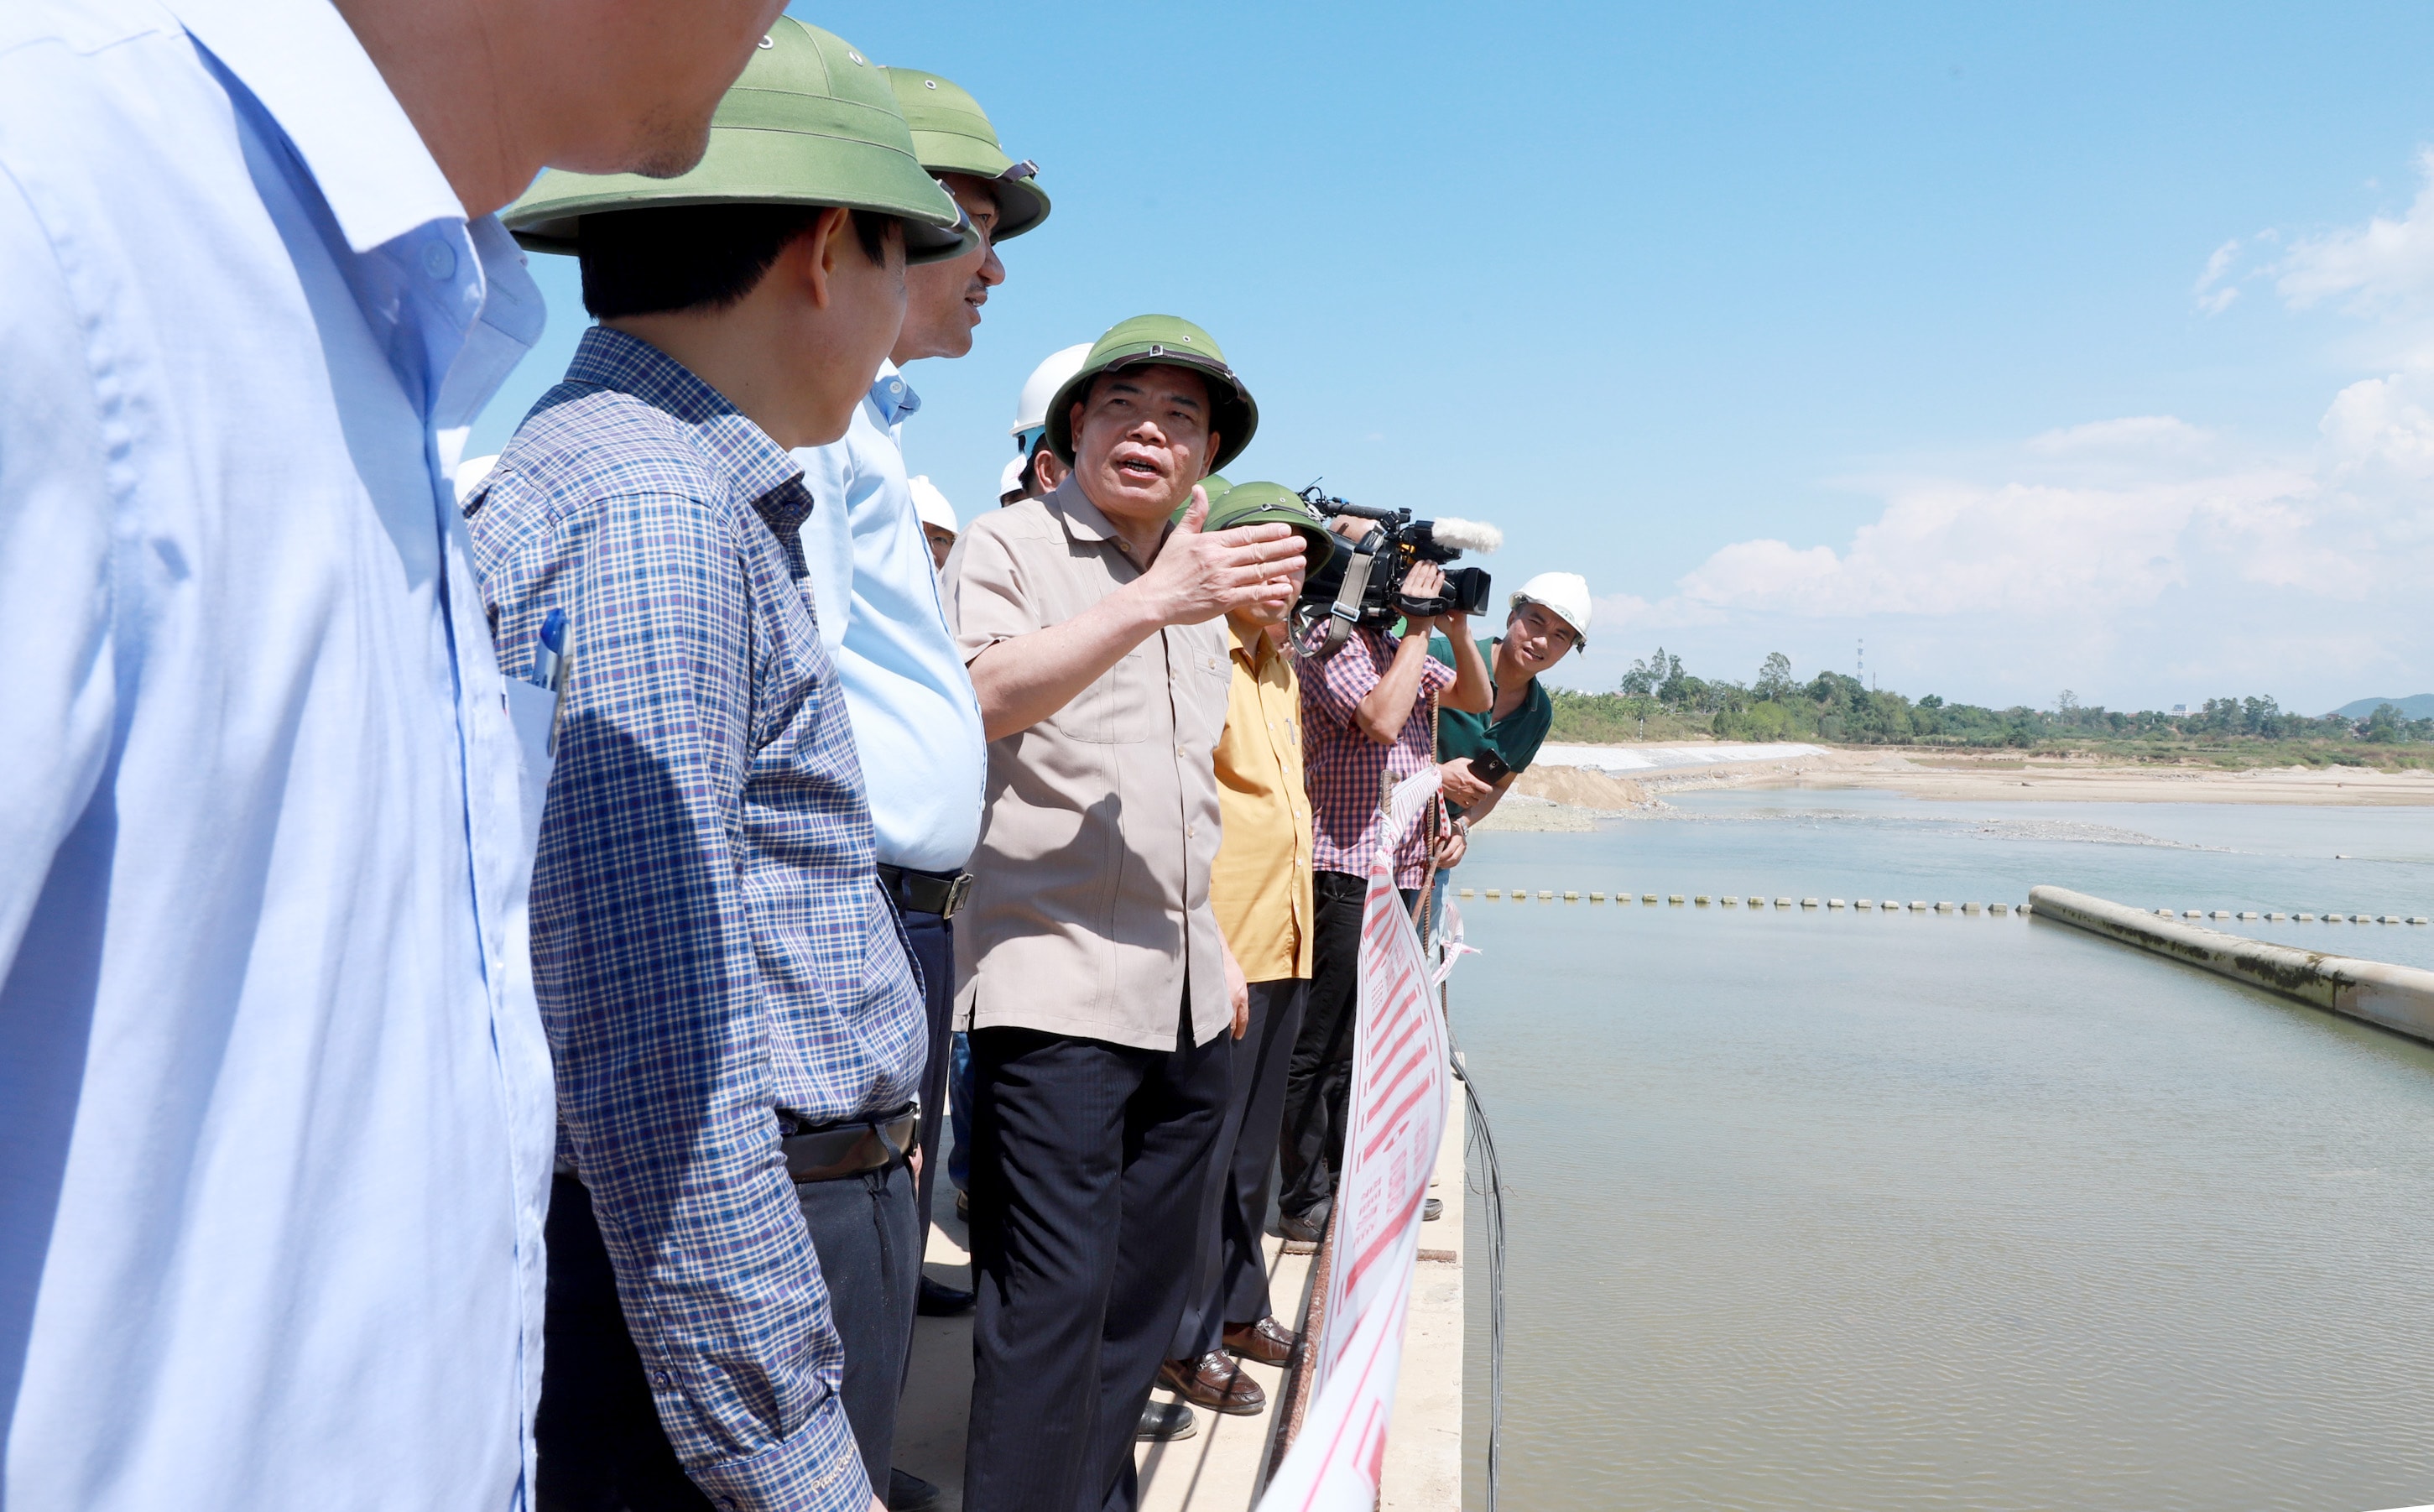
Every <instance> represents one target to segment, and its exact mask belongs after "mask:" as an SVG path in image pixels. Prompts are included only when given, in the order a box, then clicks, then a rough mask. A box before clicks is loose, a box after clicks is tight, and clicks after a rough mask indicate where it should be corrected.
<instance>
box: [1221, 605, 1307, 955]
mask: <svg viewBox="0 0 2434 1512" xmlns="http://www.w3.org/2000/svg"><path fill="white" fill-rule="evenodd" d="M1226 644H1227V645H1228V646H1230V647H1231V648H1232V651H1233V657H1234V679H1233V683H1232V685H1231V686H1230V687H1229V688H1228V689H1227V690H1226V731H1225V733H1224V734H1222V735H1220V736H1218V737H1217V809H1218V812H1219V813H1220V814H1221V815H1222V816H1224V819H1225V833H1224V837H1223V838H1222V839H1220V840H1219V841H1218V844H1217V862H1216V865H1215V866H1214V867H1213V868H1211V869H1210V871H1209V873H1208V902H1209V905H1210V906H1211V907H1212V908H1214V909H1215V910H1216V913H1217V927H1218V928H1219V929H1221V930H1223V931H1225V933H1226V944H1228V945H1230V946H1232V947H1233V948H1234V958H1235V959H1236V960H1237V961H1239V962H1241V963H1242V967H1243V977H1244V978H1245V979H1246V980H1248V981H1253V982H1275V981H1279V980H1283V979H1286V978H1291V977H1307V976H1309V975H1310V952H1311V899H1310V852H1311V827H1310V793H1309V791H1308V790H1307V789H1306V788H1304V787H1303V786H1302V778H1301V685H1300V683H1299V682H1298V681H1296V680H1295V679H1294V663H1293V658H1292V657H1291V656H1290V655H1288V654H1287V653H1285V652H1283V651H1280V650H1278V649H1277V647H1276V646H1275V645H1274V644H1271V643H1270V642H1269V640H1268V638H1267V637H1265V636H1261V637H1260V639H1259V642H1258V645H1259V651H1258V653H1257V654H1256V655H1255V654H1254V653H1253V652H1252V651H1250V650H1249V649H1247V648H1245V647H1244V646H1243V638H1242V637H1241V636H1240V635H1237V634H1236V633H1235V632H1234V627H1233V625H1232V624H1231V623H1230V622H1229V623H1227V625H1226Z"/></svg>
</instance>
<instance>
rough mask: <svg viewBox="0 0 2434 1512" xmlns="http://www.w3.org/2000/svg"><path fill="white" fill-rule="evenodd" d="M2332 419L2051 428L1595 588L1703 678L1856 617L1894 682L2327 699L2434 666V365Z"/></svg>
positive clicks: (1800, 643) (2125, 422)
mask: <svg viewBox="0 0 2434 1512" xmlns="http://www.w3.org/2000/svg"><path fill="white" fill-rule="evenodd" d="M2322 432H2323V442H2322V444H2321V445H2320V447H2319V448H2318V450H2317V452H2316V454H2315V455H2312V456H2306V457H2300V458H2295V459H2287V460H2285V459H2275V458H2271V457H2260V456H2254V455H2250V456H2233V455H2225V454H2226V453H2227V452H2228V451H2230V450H2231V449H2232V442H2231V441H2229V440H2228V439H2227V438H2223V437H2221V436H2220V435H2218V434H2216V433H2213V432H2209V431H2206V430H2204V429H2203V428H2201V427H2198V426H2194V425H2190V424H2188V423H2187V422H2185V421H2181V420H2178V419H2176V418H2174V417H2171V416H2152V415H2151V416H2132V417H2125V418H2122V419H2118V420H2110V421H2095V422H2092V423H2090V424H2086V425H2078V426H2072V427H2069V428H2067V429H2063V430H2056V431H2049V432H2047V433H2045V434H2043V435H2041V436H2037V437H2033V438H2030V439H2028V440H2026V441H2024V442H2022V443H2021V444H2020V445H2019V447H2018V448H2017V449H2016V451H2015V452H2014V454H2013V455H2011V456H2010V457H2009V458H2008V460H2006V461H2002V462H2000V463H1998V464H1997V465H1996V466H1995V467H1994V468H1993V469H1992V470H1991V471H1992V474H1993V475H1989V476H1980V477H1938V478H1923V479H1911V480H1907V481H1904V482H1901V483H1899V484H1896V485H1894V486H1891V487H1889V488H1887V489H1886V490H1885V492H1884V495H1883V498H1884V503H1883V507H1882V508H1881V510H1880V512H1879V513H1878V514H1877V517H1876V518H1875V519H1874V520H1872V521H1870V522H1869V523H1868V524H1863V525H1861V526H1860V527H1859V528H1858V529H1857V530H1855V531H1853V532H1852V534H1851V535H1850V537H1849V538H1848V539H1847V540H1845V541H1841V542H1839V543H1820V542H1794V541H1781V540H1772V539H1768V540H1754V541H1736V542H1733V543H1731V544H1729V545H1726V546H1723V547H1722V548H1721V549H1719V550H1717V551H1716V552H1714V553H1713V554H1712V555H1711V556H1709V557H1708V558H1707V559H1706V561H1705V562H1703V563H1701V564H1700V565H1699V566H1698V567H1697V568H1695V569H1694V570H1692V571H1691V572H1689V573H1688V574H1686V575H1685V576H1683V577H1682V578H1681V579H1680V581H1679V582H1678V583H1677V584H1676V585H1675V588H1674V592H1673V593H1671V594H1669V595H1667V596H1666V597H1664V598H1662V599H1659V600H1656V601H1654V602H1653V603H1652V602H1649V601H1647V600H1644V599H1640V598H1636V597H1626V596H1618V597H1616V598H1613V599H1608V600H1602V601H1601V602H1600V604H1599V610H1600V613H1601V619H1602V622H1603V623H1611V624H1612V625H1613V626H1614V627H1616V628H1618V629H1631V630H1649V631H1654V630H1666V631H1670V632H1672V634H1673V636H1674V638H1675V639H1676V640H1683V641H1687V642H1689V643H1691V644H1685V645H1683V646H1682V647H1681V649H1683V650H1684V651H1685V653H1686V655H1688V656H1689V660H1691V662H1692V663H1693V669H1694V670H1700V671H1701V672H1702V674H1703V675H1708V674H1711V673H1722V674H1723V675H1727V676H1745V675H1746V674H1745V673H1741V672H1736V671H1734V670H1733V669H1734V667H1735V666H1736V665H1737V664H1738V663H1739V662H1743V661H1747V662H1750V663H1751V664H1752V665H1755V663H1756V660H1757V657H1759V656H1761V655H1763V654H1764V652H1765V651H1766V650H1772V649H1783V650H1787V651H1790V652H1791V653H1792V655H1793V659H1794V661H1795V662H1796V663H1798V664H1800V665H1801V666H1802V667H1804V668H1807V667H1808V666H1809V665H1810V659H1811V658H1814V657H1816V656H1818V655H1820V654H1821V653H1824V654H1830V655H1832V656H1833V657H1834V659H1835V661H1836V663H1837V664H1846V663H1845V662H1844V660H1843V653H1842V652H1841V651H1840V648H1841V647H1844V646H1848V645H1849V644H1851V643H1852V641H1853V640H1855V639H1857V638H1859V637H1860V636H1864V637H1866V639H1867V641H1868V644H1869V645H1870V647H1871V654H1870V658H1869V660H1870V662H1871V664H1872V665H1874V666H1876V667H1877V668H1879V669H1880V670H1881V671H1882V673H1883V676H1884V679H1885V681H1886V684H1887V685H1888V686H1899V687H1902V688H1904V689H1905V691H1908V692H1911V693H1921V692H1926V691H1928V690H1929V689H1936V690H1940V691H1943V692H1945V693H1946V694H1947V695H1950V696H1959V697H1967V698H1971V699H1973V700H1991V701H1995V702H1998V703H1999V702H2006V701H2009V700H2010V699H2011V698H2014V697H2016V698H2020V699H2025V700H2028V701H2040V700H2046V699H2049V698H2050V697H2051V693H2052V689H2053V688H2059V687H2063V686H2065V685H2068V686H2072V687H2076V688H2078V689H2080V691H2081V695H2082V696H2083V697H2086V698H2088V699H2089V700H2090V701H2105V702H2111V703H2114V704H2116V705H2131V704H2143V703H2145V702H2151V701H2153V700H2154V699H2156V698H2165V699H2167V701H2168V697H2180V696H2190V695H2188V694H2187V693H2186V692H2185V691H2181V692H2175V691H2173V690H2174V689H2176V688H2182V689H2184V690H2185V686H2197V687H2203V688H2205V689H2207V690H2208V693H2207V694H2206V695H2200V696H2221V695H2223V694H2226V693H2228V692H2231V691H2233V690H2237V691H2238V692H2240V693H2243V694H2246V693H2271V694H2273V695H2274V696H2280V697H2283V698H2286V699H2291V700H2294V701H2295V702H2296V704H2297V705H2298V706H2300V707H2310V706H2311V702H2310V700H2311V699H2312V698H2315V697H2317V696H2322V697H2323V699H2326V700H2329V701H2328V702H2327V707H2329V706H2330V704H2331V703H2338V702H2340V701H2342V700H2343V699H2345V698H2347V697H2351V696H2355V695H2353V694H2348V693H2345V692H2341V691H2340V690H2342V689H2346V688H2347V687H2349V686H2350V684H2351V683H2352V682H2354V681H2356V680H2357V679H2359V678H2365V679H2367V680H2369V681H2373V680H2374V679H2375V678H2376V677H2382V678H2385V679H2387V680H2388V679H2391V678H2400V679H2402V680H2409V679H2417V680H2418V681H2423V682H2425V684H2427V685H2428V686H2434V647H2429V646H2427V645H2426V644H2425V635H2424V632H2423V627H2422V623H2421V621H2422V615H2421V614H2420V613H2418V611H2417V609H2416V606H2417V604H2418V602H2419V600H2420V595H2421V594H2422V592H2423V589H2422V586H2421V585H2423V584H2425V582H2427V581H2434V499H2429V496H2428V491H2427V490H2426V489H2425V487H2424V482H2425V479H2427V478H2429V477H2434V378H2428V377H2420V376H2412V375H2408V374H2396V375H2393V376H2391V377H2389V378H2382V379H2372V380H2367V381H2365V382H2361V383H2357V384H2353V385H2352V386H2350V387H2348V388H2345V389H2343V390H2341V392H2340V394H2339V395H2337V396H2336V397H2335V398H2334V400H2333V402H2332V404H2330V406H2329V407H2328V408H2327V409H2326V411H2325V413H2324V416H2323V426H2322ZM2091 459H2094V460H2095V461H2097V462H2099V463H2100V464H2101V465H2100V467H2099V468H2097V469H2096V470H2095V472H2094V473H2093V474H2091V472H2090V462H2091ZM2091 475H2092V476H2093V479H2094V480H2093V481H2091ZM1609 606H1611V607H1609ZM1686 631H1687V632H1688V635H1685V634H1684V633H1683V632H1686ZM1608 648H1612V651H1611V653H1610V654H1618V655H1619V654H1620V653H1621V652H1622V651H1623V650H1624V646H1623V644H1622V643H1621V641H1620V639H1617V638H1609V639H1607V640H1606V641H1604V642H1603V643H1602V644H1601V646H1600V650H1601V651H1602V652H1606V651H1607V649H1608ZM1827 648H1833V649H1832V650H1831V651H1830V652H1828V650H1827ZM1693 651H1696V652H1697V653H1698V654H1696V655H1692V654H1691V653H1692V652H1693ZM1804 653H1805V654H1804ZM1990 653H1991V654H1990ZM1600 661H1601V662H1603V661H1604V657H1603V656H1601V658H1600ZM1583 670H1584V672H1585V673H1588V672H1593V670H1594V669H1591V668H1584V669H1583ZM1591 680H1593V681H1596V680H1603V679H1598V678H1595V677H1592V678H1591ZM2048 684H2049V685H2050V686H2048ZM2412 686H2413V684H2412ZM2091 690H2092V691H2091Z"/></svg>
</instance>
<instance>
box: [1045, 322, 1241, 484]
mask: <svg viewBox="0 0 2434 1512" xmlns="http://www.w3.org/2000/svg"><path fill="white" fill-rule="evenodd" d="M1127 368H1183V369H1189V370H1190V371H1192V372H1196V373H1198V374H1200V376H1201V377H1202V379H1203V380H1205V381H1206V382H1207V384H1208V399H1209V414H1208V428H1209V429H1210V430H1211V431H1214V432H1215V433H1216V435H1217V439H1218V447H1219V449H1218V451H1217V453H1216V455H1212V456H1211V457H1209V459H1208V471H1209V472H1223V471H1224V470H1225V468H1226V464H1227V463H1229V462H1231V461H1233V460H1234V458H1236V457H1238V456H1240V455H1243V448H1244V447H1246V446H1248V445H1250V444H1251V437H1252V435H1253V434H1254V433H1256V432H1257V431H1258V430H1259V428H1260V406H1259V404H1257V403H1256V402H1255V401H1254V400H1253V399H1252V398H1251V391H1250V390H1249V389H1248V388H1245V387H1243V380H1241V379H1240V378H1237V377H1235V376H1234V369H1231V368H1229V367H1227V366H1226V365H1225V364H1224V363H1222V362H1212V361H1210V360H1209V359H1208V358H1207V357H1205V356H1202V355H1201V354H1199V353H1198V352H1178V351H1176V350H1175V349H1174V348H1173V347H1170V346H1167V345H1164V344H1163V343H1158V342H1153V343H1151V344H1150V345H1148V346H1146V347H1144V348H1142V349H1140V351H1138V352H1119V353H1117V354H1115V355H1114V356H1111V357H1110V358H1108V359H1107V360H1106V362H1103V363H1100V364H1099V365H1098V366H1096V367H1085V368H1084V369H1082V370H1081V371H1080V372H1077V373H1075V374H1074V375H1073V376H1072V377H1071V378H1068V379H1067V380H1065V384H1064V387H1060V388H1058V389H1057V390H1056V397H1055V398H1054V399H1051V400H1050V401H1049V402H1048V416H1047V421H1048V446H1049V449H1050V450H1051V451H1054V453H1055V454H1056V457H1057V460H1059V461H1061V462H1063V463H1064V464H1065V465H1066V466H1067V467H1071V466H1072V465H1073V405H1074V404H1076V403H1077V402H1079V401H1080V399H1081V398H1082V396H1083V395H1084V394H1087V393H1088V392H1089V391H1090V385H1091V383H1092V382H1093V381H1094V380H1096V379H1097V378H1098V377H1099V375H1100V374H1102V373H1110V372H1122V371H1123V370H1124V369H1127Z"/></svg>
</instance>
